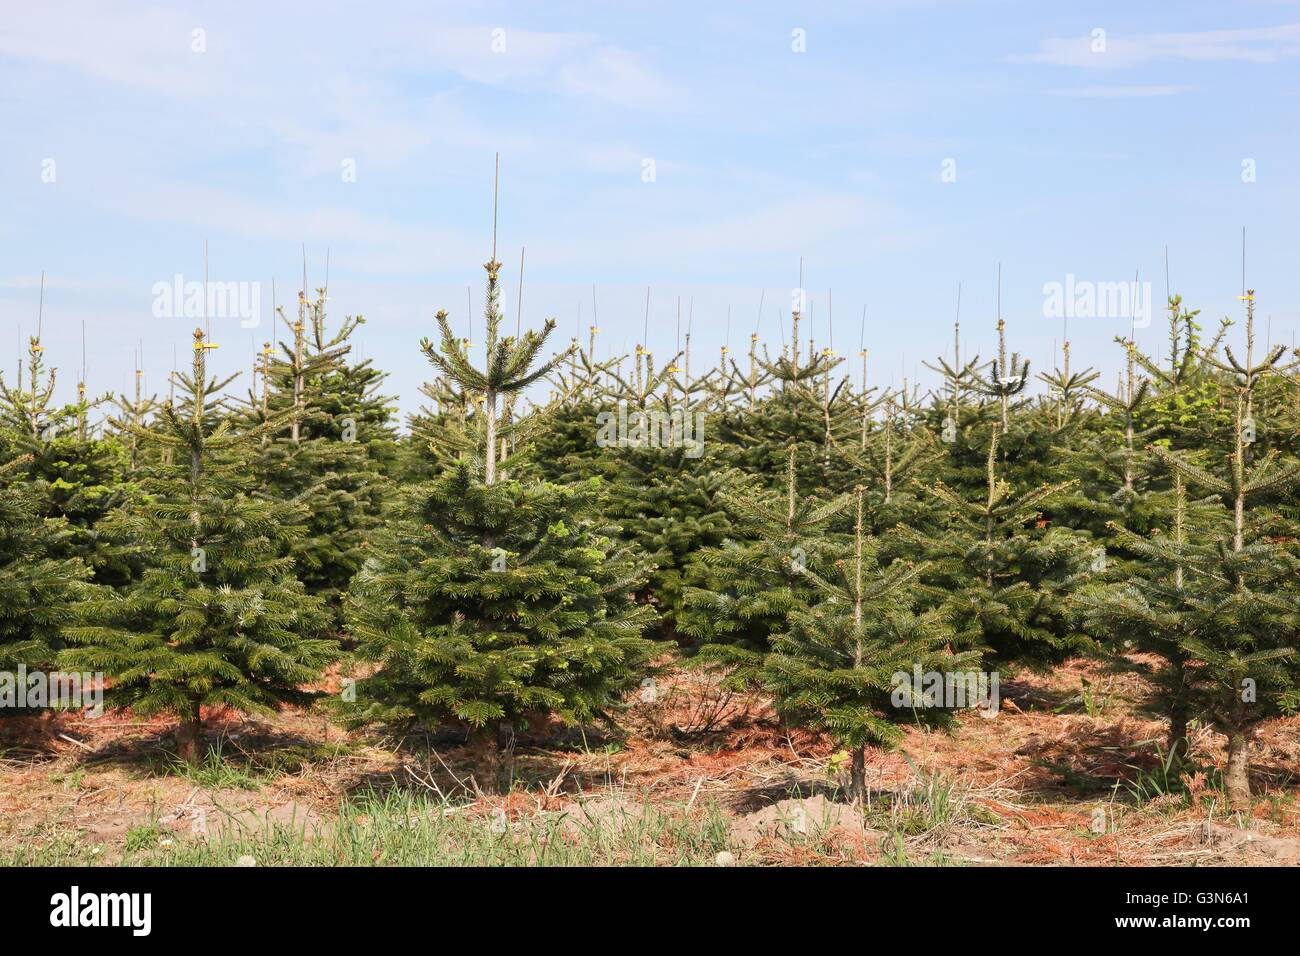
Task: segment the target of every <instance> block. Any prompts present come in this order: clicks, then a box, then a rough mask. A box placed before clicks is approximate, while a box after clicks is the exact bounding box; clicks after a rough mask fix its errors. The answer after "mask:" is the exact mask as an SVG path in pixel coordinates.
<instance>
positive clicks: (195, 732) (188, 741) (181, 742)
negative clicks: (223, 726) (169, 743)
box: [176, 701, 203, 767]
mask: <svg viewBox="0 0 1300 956" xmlns="http://www.w3.org/2000/svg"><path fill="white" fill-rule="evenodd" d="M191 708H192V709H191V710H190V712H189V713H188V714H187V715H186V716H184V717H182V718H181V722H180V726H179V727H177V728H176V752H177V756H179V757H180V758H181V760H183V761H184V762H185V763H187V764H189V765H190V766H191V767H196V766H198V764H199V762H200V755H199V743H200V741H201V740H202V739H203V718H202V716H200V714H199V704H198V701H194V702H193V703H192V704H191Z"/></svg>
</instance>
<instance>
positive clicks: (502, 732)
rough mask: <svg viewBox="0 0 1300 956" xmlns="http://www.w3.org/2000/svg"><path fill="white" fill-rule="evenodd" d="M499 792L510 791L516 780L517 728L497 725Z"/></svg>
mask: <svg viewBox="0 0 1300 956" xmlns="http://www.w3.org/2000/svg"><path fill="white" fill-rule="evenodd" d="M497 757H498V759H497V766H498V769H497V792H498V793H509V792H510V788H511V787H512V786H513V785H514V782H515V728H514V727H513V726H512V725H511V724H507V723H501V724H498V725H497Z"/></svg>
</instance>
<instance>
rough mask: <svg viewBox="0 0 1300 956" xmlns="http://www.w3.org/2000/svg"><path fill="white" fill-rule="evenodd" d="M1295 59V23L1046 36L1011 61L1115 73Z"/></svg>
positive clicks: (1299, 36) (1298, 50)
mask: <svg viewBox="0 0 1300 956" xmlns="http://www.w3.org/2000/svg"><path fill="white" fill-rule="evenodd" d="M1297 55H1300V23H1284V24H1281V25H1279V26H1272V27H1253V28H1247V29H1242V30H1206V31H1202V32H1197V33H1147V34H1134V35H1124V34H1122V33H1118V32H1115V31H1106V33H1105V36H1104V37H1101V36H1097V37H1094V36H1092V35H1089V36H1082V37H1051V38H1049V39H1047V40H1044V41H1043V46H1042V49H1041V50H1039V51H1038V52H1036V53H1030V54H1027V55H1024V56H1017V57H1012V60H1013V61H1016V62H1024V63H1046V64H1050V65H1053V66H1072V67H1079V68H1082V69H1096V70H1104V69H1116V68H1120V67H1130V66H1136V65H1138V64H1142V63H1154V62H1158V61H1162V60H1196V61H1202V62H1214V61H1236V62H1249V63H1272V62H1275V61H1277V60H1282V59H1286V58H1288V57H1293V56H1297Z"/></svg>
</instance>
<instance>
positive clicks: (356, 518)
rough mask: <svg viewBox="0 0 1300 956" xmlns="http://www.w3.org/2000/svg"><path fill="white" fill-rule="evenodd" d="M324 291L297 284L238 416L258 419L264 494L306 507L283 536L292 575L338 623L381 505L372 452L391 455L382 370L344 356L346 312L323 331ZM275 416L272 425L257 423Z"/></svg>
mask: <svg viewBox="0 0 1300 956" xmlns="http://www.w3.org/2000/svg"><path fill="white" fill-rule="evenodd" d="M325 299H326V297H325V290H324V289H318V290H317V296H316V299H315V301H310V302H309V301H308V300H307V298H306V297H305V296H304V295H302V294H299V297H298V317H297V320H296V321H294V322H293V323H292V325H290V330H291V332H292V338H291V340H290V341H287V342H280V343H279V344H280V352H279V354H278V355H277V354H276V353H275V352H274V351H273V350H272V349H271V347H270V344H269V343H268V344H267V345H265V346H264V347H263V352H262V358H261V361H260V362H259V364H258V369H257V371H258V372H259V373H260V377H261V389H260V391H259V390H258V389H257V387H256V382H255V384H254V388H253V389H252V390H250V392H249V395H248V399H247V404H246V406H245V408H244V409H243V417H244V419H245V420H246V421H247V422H248V423H249V424H250V425H251V427H253V428H256V429H260V431H259V434H260V435H261V440H260V444H259V448H260V453H259V454H258V455H257V457H256V459H255V469H254V477H255V479H256V481H257V483H258V486H259V487H260V489H261V491H262V492H263V494H265V495H266V496H268V497H270V498H273V499H276V500H281V501H290V500H292V501H297V502H301V503H302V504H303V505H304V506H305V508H306V513H307V515H308V519H307V524H306V528H305V532H304V533H303V534H300V535H295V536H294V537H293V538H292V539H289V540H287V541H286V547H287V552H286V553H287V555H288V556H289V557H290V558H291V559H292V560H293V563H294V567H295V570H296V572H297V575H298V579H299V580H300V581H302V583H303V584H304V585H305V586H306V588H307V592H308V593H309V594H313V595H318V596H320V597H323V598H324V599H325V600H326V601H327V602H328V603H329V605H330V607H331V608H332V609H334V610H335V615H336V621H337V623H338V625H339V626H340V627H341V624H342V619H341V612H339V611H338V608H339V604H340V601H341V599H342V594H343V592H344V591H346V590H347V587H348V583H349V582H350V581H351V580H352V576H353V575H354V574H355V573H356V572H357V570H358V569H359V568H360V567H361V565H362V563H363V561H364V560H365V555H364V552H363V547H362V546H363V543H364V541H365V540H366V535H367V533H368V532H369V530H370V529H372V528H374V527H375V526H376V525H377V524H378V522H379V515H380V512H381V511H382V508H383V502H384V498H385V491H386V486H387V482H386V480H385V479H384V476H383V475H382V474H381V467H380V464H379V462H378V460H377V458H388V457H391V449H392V446H393V441H394V436H393V434H392V431H391V428H390V426H389V422H388V416H389V408H388V405H387V401H388V400H387V399H386V398H384V397H383V396H381V395H379V394H378V389H379V387H380V385H381V384H382V381H383V375H382V373H379V372H377V371H375V370H374V369H373V368H371V367H370V365H369V363H366V362H354V361H353V360H352V359H351V351H352V342H351V337H352V335H353V333H354V332H355V331H356V329H357V327H358V326H359V325H360V324H361V323H362V322H363V321H364V320H363V319H361V318H360V317H352V316H348V317H347V318H346V319H345V320H344V321H343V323H342V325H341V326H340V327H339V328H338V329H337V330H336V331H333V332H331V331H330V330H329V328H328V326H327V322H326V317H325ZM281 318H283V315H282V314H281ZM290 411H292V412H293V414H292V415H291V416H289V417H288V418H287V419H286V413H288V412H290ZM277 419H278V420H279V421H280V425H279V427H263V426H266V425H268V424H272V423H274V422H275V421H276V420H277Z"/></svg>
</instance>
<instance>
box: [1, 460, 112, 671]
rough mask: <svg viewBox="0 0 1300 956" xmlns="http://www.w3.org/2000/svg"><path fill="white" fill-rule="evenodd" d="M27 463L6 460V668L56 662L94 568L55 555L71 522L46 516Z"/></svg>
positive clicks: (3, 648)
mask: <svg viewBox="0 0 1300 956" xmlns="http://www.w3.org/2000/svg"><path fill="white" fill-rule="evenodd" d="M26 464H27V461H26V460H25V459H23V458H16V459H14V460H13V461H11V462H9V463H8V464H5V465H0V671H10V672H12V671H14V670H15V669H16V668H18V667H19V666H20V665H21V666H24V667H28V668H33V669H35V668H41V667H47V666H49V665H50V664H51V663H53V661H54V659H55V652H56V651H57V650H58V648H59V647H60V646H61V644H62V629H63V627H64V626H65V625H66V624H67V623H68V622H69V620H70V619H71V616H72V615H71V610H72V607H73V606H74V604H75V603H76V602H77V601H80V600H81V599H83V598H84V597H85V590H86V588H85V584H84V582H85V580H86V578H88V577H89V574H90V572H89V569H88V568H86V566H85V565H84V564H82V562H81V561H80V560H78V559H67V558H59V557H54V556H53V555H56V554H58V553H59V552H60V551H63V550H65V549H64V548H63V542H62V541H61V540H60V539H61V538H63V537H65V536H66V535H67V534H68V530H67V523H66V522H65V521H62V520H55V519H45V518H43V517H42V516H41V514H40V509H39V495H38V494H37V492H36V489H35V488H34V487H33V485H32V484H31V483H30V482H28V481H26V480H24V479H23V477H22V475H23V468H24V466H25V465H26Z"/></svg>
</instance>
